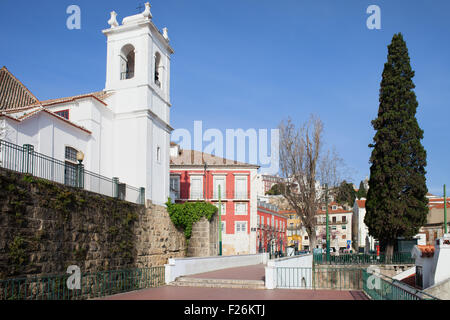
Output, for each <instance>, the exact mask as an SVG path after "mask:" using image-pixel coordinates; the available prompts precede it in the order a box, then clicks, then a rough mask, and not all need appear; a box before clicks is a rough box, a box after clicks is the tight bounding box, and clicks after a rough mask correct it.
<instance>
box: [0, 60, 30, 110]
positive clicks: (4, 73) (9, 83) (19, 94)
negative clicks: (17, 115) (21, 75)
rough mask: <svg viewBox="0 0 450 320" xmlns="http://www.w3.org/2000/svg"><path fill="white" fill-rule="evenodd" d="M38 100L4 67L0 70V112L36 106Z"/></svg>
mask: <svg viewBox="0 0 450 320" xmlns="http://www.w3.org/2000/svg"><path fill="white" fill-rule="evenodd" d="M38 103H39V100H38V99H37V98H36V97H35V96H34V95H33V94H32V93H31V91H30V90H28V89H27V87H25V86H24V85H23V84H22V83H21V82H20V81H19V80H18V79H17V78H16V77H14V76H13V75H12V73H11V72H9V70H8V69H7V68H6V67H3V68H1V69H0V110H12V109H17V108H22V107H24V106H27V105H30V104H38Z"/></svg>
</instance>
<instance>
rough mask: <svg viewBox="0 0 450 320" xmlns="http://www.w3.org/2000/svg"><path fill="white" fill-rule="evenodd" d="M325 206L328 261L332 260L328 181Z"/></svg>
mask: <svg viewBox="0 0 450 320" xmlns="http://www.w3.org/2000/svg"><path fill="white" fill-rule="evenodd" d="M325 208H326V220H327V222H326V228H327V262H328V261H330V231H329V230H328V229H329V226H328V183H326V184H325Z"/></svg>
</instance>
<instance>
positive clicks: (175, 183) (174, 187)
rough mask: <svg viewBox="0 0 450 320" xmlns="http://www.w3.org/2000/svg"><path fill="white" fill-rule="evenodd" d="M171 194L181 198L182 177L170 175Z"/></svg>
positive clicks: (173, 196)
mask: <svg viewBox="0 0 450 320" xmlns="http://www.w3.org/2000/svg"><path fill="white" fill-rule="evenodd" d="M170 196H171V197H172V198H173V199H175V200H177V199H180V177H178V176H171V177H170Z"/></svg>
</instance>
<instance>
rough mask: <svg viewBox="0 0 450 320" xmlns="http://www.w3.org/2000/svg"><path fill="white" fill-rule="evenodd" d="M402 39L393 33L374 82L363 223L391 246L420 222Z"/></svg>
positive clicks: (415, 137) (420, 188)
mask: <svg viewBox="0 0 450 320" xmlns="http://www.w3.org/2000/svg"><path fill="white" fill-rule="evenodd" d="M413 77H414V71H413V70H412V69H411V65H410V58H409V54H408V49H407V47H406V43H405V41H404V40H403V36H402V34H401V33H399V34H395V35H394V36H393V38H392V42H391V44H390V45H389V46H388V56H387V62H386V63H385V65H384V70H383V75H382V81H381V85H380V98H379V102H380V104H379V109H378V117H377V118H376V119H374V120H373V121H372V125H373V128H374V129H375V130H376V133H375V136H374V138H373V141H374V143H373V144H370V145H369V147H371V148H373V150H372V154H371V157H370V163H371V168H370V180H369V190H368V194H367V201H366V210H367V213H366V216H365V219H364V222H365V224H366V225H367V226H368V228H369V233H370V235H372V236H374V237H375V238H377V239H378V240H380V242H382V243H384V244H386V251H387V252H386V253H387V254H388V255H389V254H390V253H389V252H392V250H393V244H394V241H395V239H397V238H398V237H406V238H408V237H411V236H414V235H415V234H417V232H418V231H419V228H420V227H421V226H422V225H423V224H424V223H425V222H426V216H427V213H428V208H427V198H426V193H427V187H426V178H425V173H426V171H425V166H426V151H425V149H424V147H423V146H422V144H421V139H423V131H422V130H421V129H420V127H419V124H418V122H417V119H416V116H415V115H416V110H417V107H418V102H417V100H416V95H415V93H414V91H413V89H414V88H415V85H414V83H413V81H412V78H413Z"/></svg>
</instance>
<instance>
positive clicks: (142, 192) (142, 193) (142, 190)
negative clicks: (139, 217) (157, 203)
mask: <svg viewBox="0 0 450 320" xmlns="http://www.w3.org/2000/svg"><path fill="white" fill-rule="evenodd" d="M139 191H140V194H139V202H140V204H142V205H145V188H144V187H141V188H140V189H139Z"/></svg>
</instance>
